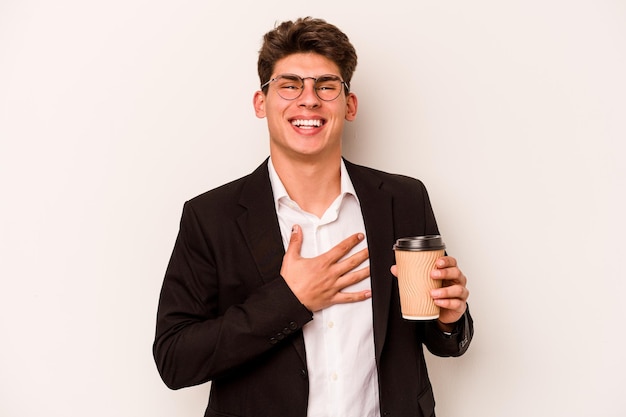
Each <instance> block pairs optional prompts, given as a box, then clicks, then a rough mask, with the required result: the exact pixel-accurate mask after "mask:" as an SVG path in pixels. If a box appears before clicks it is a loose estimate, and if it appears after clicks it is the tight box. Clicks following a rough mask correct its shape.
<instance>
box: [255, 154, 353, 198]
mask: <svg viewBox="0 0 626 417" xmlns="http://www.w3.org/2000/svg"><path fill="white" fill-rule="evenodd" d="M267 165H268V169H269V174H270V183H271V185H272V192H273V193H274V205H275V207H276V210H278V202H279V201H280V199H281V198H289V194H287V190H286V189H285V186H284V185H283V183H282V181H281V180H280V177H279V176H278V173H277V172H276V169H275V168H274V164H273V163H272V158H271V157H270V158H269V161H268V163H267ZM339 194H340V195H342V196H344V197H345V195H346V194H350V195H353V196H354V198H356V199H357V201H358V200H359V197H358V196H357V195H356V191H355V190H354V185H352V180H350V175H349V174H348V170H347V169H346V164H345V163H344V161H343V158H341V191H340V193H339Z"/></svg>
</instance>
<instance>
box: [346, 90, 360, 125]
mask: <svg viewBox="0 0 626 417" xmlns="http://www.w3.org/2000/svg"><path fill="white" fill-rule="evenodd" d="M358 107H359V101H358V100H357V98H356V95H355V94H354V93H348V96H347V97H346V120H347V121H349V122H351V121H353V120H354V119H356V112H357V109H358Z"/></svg>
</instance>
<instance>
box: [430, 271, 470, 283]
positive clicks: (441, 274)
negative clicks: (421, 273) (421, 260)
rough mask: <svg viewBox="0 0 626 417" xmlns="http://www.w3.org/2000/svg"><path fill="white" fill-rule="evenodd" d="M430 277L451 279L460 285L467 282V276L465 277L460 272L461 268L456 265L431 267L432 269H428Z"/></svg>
mask: <svg viewBox="0 0 626 417" xmlns="http://www.w3.org/2000/svg"><path fill="white" fill-rule="evenodd" d="M430 277H431V278H432V279H438V280H446V281H453V282H457V283H459V284H462V285H465V284H467V278H466V277H465V275H464V274H463V272H461V270H460V269H459V268H457V267H450V268H444V269H433V270H432V271H430Z"/></svg>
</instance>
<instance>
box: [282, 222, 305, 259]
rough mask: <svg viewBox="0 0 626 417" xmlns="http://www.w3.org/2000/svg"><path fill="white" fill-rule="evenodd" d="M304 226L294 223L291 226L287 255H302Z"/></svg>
mask: <svg viewBox="0 0 626 417" xmlns="http://www.w3.org/2000/svg"><path fill="white" fill-rule="evenodd" d="M302 240H303V239H302V228H300V226H299V225H297V224H294V225H293V227H292V228H291V237H290V238H289V245H287V250H286V251H285V255H287V256H291V257H300V251H301V250H302Z"/></svg>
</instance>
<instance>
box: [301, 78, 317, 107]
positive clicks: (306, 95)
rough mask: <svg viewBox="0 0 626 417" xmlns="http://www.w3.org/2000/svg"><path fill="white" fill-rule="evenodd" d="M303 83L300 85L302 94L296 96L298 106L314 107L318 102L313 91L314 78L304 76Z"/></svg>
mask: <svg viewBox="0 0 626 417" xmlns="http://www.w3.org/2000/svg"><path fill="white" fill-rule="evenodd" d="M303 81H304V85H303V86H302V94H301V95H300V97H298V100H299V103H298V105H300V106H305V107H316V106H319V104H320V98H319V97H318V96H317V93H316V92H315V79H314V78H312V77H309V78H304V79H303Z"/></svg>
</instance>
